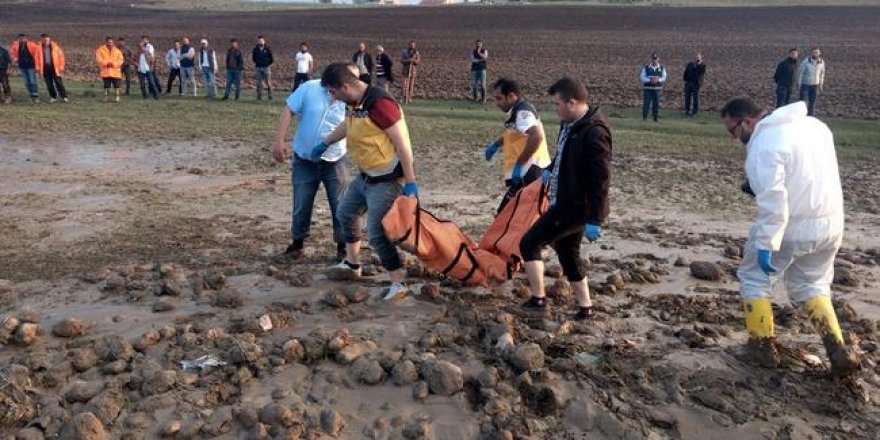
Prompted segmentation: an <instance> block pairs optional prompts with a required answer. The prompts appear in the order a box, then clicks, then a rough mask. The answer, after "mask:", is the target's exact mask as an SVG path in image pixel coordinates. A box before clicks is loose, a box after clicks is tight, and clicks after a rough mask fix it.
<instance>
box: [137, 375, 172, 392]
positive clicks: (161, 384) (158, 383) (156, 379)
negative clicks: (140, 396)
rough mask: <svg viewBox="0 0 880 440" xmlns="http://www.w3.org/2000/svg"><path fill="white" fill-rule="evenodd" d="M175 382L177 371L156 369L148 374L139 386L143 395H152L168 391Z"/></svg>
mask: <svg viewBox="0 0 880 440" xmlns="http://www.w3.org/2000/svg"><path fill="white" fill-rule="evenodd" d="M176 384H177V372H176V371H174V370H158V371H155V372H153V373H152V374H150V375H149V376H147V377H146V380H144V383H143V385H142V386H141V392H142V393H144V395H145V396H152V395H155V394H161V393H164V392H167V391H170V390H171V389H172V388H174V385H176Z"/></svg>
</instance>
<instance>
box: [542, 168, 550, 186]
mask: <svg viewBox="0 0 880 440" xmlns="http://www.w3.org/2000/svg"><path fill="white" fill-rule="evenodd" d="M552 175H553V173H552V172H551V171H550V170H549V169H546V170H544V171H543V172H541V182H542V183H547V182H549V181H550V176H552Z"/></svg>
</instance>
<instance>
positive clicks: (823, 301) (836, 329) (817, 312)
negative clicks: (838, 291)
mask: <svg viewBox="0 0 880 440" xmlns="http://www.w3.org/2000/svg"><path fill="white" fill-rule="evenodd" d="M804 311H805V312H807V316H809V317H810V322H811V323H813V327H815V328H816V331H817V332H819V335H821V336H822V337H825V336H826V335H830V336H832V337H833V338H834V340H835V341H837V343H838V344H843V332H841V331H840V324H839V323H838V322H837V314H836V313H834V306H832V305H831V298H829V297H827V296H817V297H815V298H810V299H809V300H808V301H807V302H806V304H804Z"/></svg>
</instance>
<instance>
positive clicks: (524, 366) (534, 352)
mask: <svg viewBox="0 0 880 440" xmlns="http://www.w3.org/2000/svg"><path fill="white" fill-rule="evenodd" d="M508 362H510V364H511V365H513V367H514V368H515V369H516V370H517V371H518V372H523V371H529V370H535V369H538V368H543V367H544V351H543V350H541V346H540V345H538V344H535V343H533V342H532V343H527V344H522V345H520V346H519V347H516V349H515V350H513V352H512V353H511V355H510V358H509V359H508Z"/></svg>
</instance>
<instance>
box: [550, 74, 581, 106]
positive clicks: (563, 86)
mask: <svg viewBox="0 0 880 440" xmlns="http://www.w3.org/2000/svg"><path fill="white" fill-rule="evenodd" d="M547 93H548V94H549V95H550V96H553V95H559V97H560V98H562V100H563V101H569V100H572V99H573V100H575V101H577V102H587V88H586V87H584V85H583V84H581V83H580V82H578V80H576V79H572V78H569V77H567V76H566V77H562V78H560V79H559V80H557V81H556V82H555V83H553V85H552V86H550V88H549V89H547Z"/></svg>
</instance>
